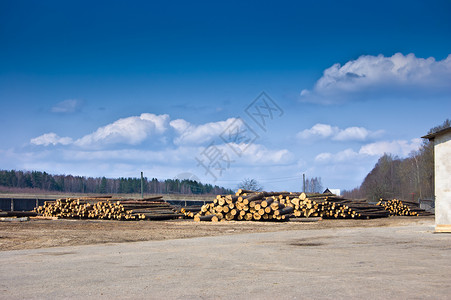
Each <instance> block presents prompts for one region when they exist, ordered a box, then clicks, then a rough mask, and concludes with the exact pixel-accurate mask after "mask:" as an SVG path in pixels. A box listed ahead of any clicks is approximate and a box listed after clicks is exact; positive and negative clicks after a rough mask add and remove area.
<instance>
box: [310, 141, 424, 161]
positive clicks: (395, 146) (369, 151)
mask: <svg viewBox="0 0 451 300" xmlns="http://www.w3.org/2000/svg"><path fill="white" fill-rule="evenodd" d="M420 145H421V139H418V138H416V139H412V140H411V141H410V142H409V141H406V140H395V141H380V142H375V143H371V144H367V145H364V146H362V147H360V150H359V151H358V152H356V151H354V150H352V149H350V148H349V149H346V150H343V151H340V152H337V153H335V154H333V153H329V152H324V153H320V154H318V155H317V156H316V157H315V161H316V162H318V163H342V162H349V161H352V160H356V159H357V160H359V159H362V158H365V157H378V156H382V155H384V154H385V153H390V154H393V155H398V156H401V157H405V156H407V155H409V153H410V152H412V151H415V150H418V148H419V147H420Z"/></svg>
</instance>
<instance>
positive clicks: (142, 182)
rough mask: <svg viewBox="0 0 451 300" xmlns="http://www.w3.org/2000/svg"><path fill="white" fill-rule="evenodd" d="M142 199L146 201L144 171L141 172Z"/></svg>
mask: <svg viewBox="0 0 451 300" xmlns="http://www.w3.org/2000/svg"><path fill="white" fill-rule="evenodd" d="M141 199H144V176H143V172H142V171H141Z"/></svg>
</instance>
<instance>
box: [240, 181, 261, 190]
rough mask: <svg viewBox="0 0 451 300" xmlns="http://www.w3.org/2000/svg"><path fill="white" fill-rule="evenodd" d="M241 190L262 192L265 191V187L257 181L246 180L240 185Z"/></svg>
mask: <svg viewBox="0 0 451 300" xmlns="http://www.w3.org/2000/svg"><path fill="white" fill-rule="evenodd" d="M238 188H239V189H244V190H251V191H256V192H260V191H263V186H262V185H261V184H260V183H259V182H258V181H257V180H255V179H250V178H245V179H243V181H241V182H240V183H239V184H238Z"/></svg>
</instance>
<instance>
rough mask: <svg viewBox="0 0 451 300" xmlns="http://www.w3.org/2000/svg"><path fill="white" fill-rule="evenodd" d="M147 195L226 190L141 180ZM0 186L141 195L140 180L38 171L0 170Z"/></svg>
mask: <svg viewBox="0 0 451 300" xmlns="http://www.w3.org/2000/svg"><path fill="white" fill-rule="evenodd" d="M143 182H144V185H143V190H144V193H148V194H171V193H176V194H230V193H233V191H231V190H230V189H226V188H223V187H219V186H216V185H215V186H213V185H211V184H202V183H200V182H197V181H195V180H188V179H183V180H180V179H166V180H164V181H161V180H158V179H156V178H152V179H151V180H148V179H147V178H144V181H143ZM0 186H3V187H8V188H14V189H16V190H17V189H30V188H31V189H40V190H43V191H54V192H65V193H99V194H136V193H141V179H140V178H116V179H111V178H105V177H97V178H93V177H83V176H72V175H51V174H48V173H46V172H40V171H31V172H30V171H15V170H10V171H8V170H0Z"/></svg>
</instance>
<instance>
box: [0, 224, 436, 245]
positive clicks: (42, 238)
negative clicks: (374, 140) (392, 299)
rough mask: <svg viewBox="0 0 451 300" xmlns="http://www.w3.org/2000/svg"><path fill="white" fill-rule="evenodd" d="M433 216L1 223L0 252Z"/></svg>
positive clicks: (378, 225)
mask: <svg viewBox="0 0 451 300" xmlns="http://www.w3.org/2000/svg"><path fill="white" fill-rule="evenodd" d="M433 219H434V218H433V217H391V218H382V219H374V220H321V221H319V222H315V223H299V222H285V223H275V222H236V221H232V222H220V223H211V222H194V221H192V220H172V221H138V222H121V221H104V220H101V221H100V220H99V221H97V220H31V221H28V222H20V223H19V222H11V223H8V222H0V251H5V250H20V249H38V248H48V247H61V246H78V245H94V244H105V243H125V242H137V241H155V240H172V239H184V238H193V237H207V236H222V235H235V234H244V233H257V232H279V231H287V230H314V229H327V228H350V227H387V226H404V225H412V226H413V225H416V224H421V223H422V222H424V221H431V220H433Z"/></svg>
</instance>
